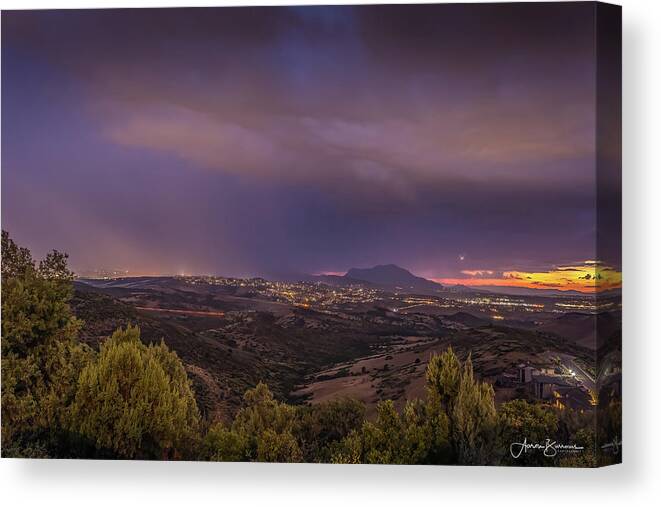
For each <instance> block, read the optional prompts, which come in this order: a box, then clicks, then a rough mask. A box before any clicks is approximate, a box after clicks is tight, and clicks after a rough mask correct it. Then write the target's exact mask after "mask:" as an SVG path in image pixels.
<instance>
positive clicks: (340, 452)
mask: <svg viewBox="0 0 661 507" xmlns="http://www.w3.org/2000/svg"><path fill="white" fill-rule="evenodd" d="M432 435H433V430H432V427H431V424H430V422H429V419H428V417H427V413H426V406H425V404H424V403H422V402H420V401H419V400H414V401H410V402H408V403H407V404H406V406H405V408H404V411H403V413H402V415H400V414H399V413H398V412H397V410H396V409H395V405H394V403H393V402H392V400H387V401H382V402H380V403H379V404H378V405H377V417H376V421H374V422H371V421H366V422H365V423H364V424H363V426H362V428H361V429H360V430H356V431H353V432H352V433H351V434H350V435H349V436H348V437H347V438H345V439H344V440H343V441H342V444H341V445H340V446H338V447H336V448H335V450H334V453H333V456H332V461H333V462H334V463H372V464H376V463H381V464H416V463H427V462H428V458H429V454H430V451H431V447H432V443H433V438H432Z"/></svg>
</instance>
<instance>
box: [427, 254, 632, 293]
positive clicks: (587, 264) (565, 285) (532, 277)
mask: <svg viewBox="0 0 661 507" xmlns="http://www.w3.org/2000/svg"><path fill="white" fill-rule="evenodd" d="M462 274H464V275H466V277H465V278H434V279H433V280H434V281H435V282H438V283H441V284H443V285H459V284H460V285H467V286H472V287H475V286H501V287H525V288H530V289H556V290H575V291H579V292H585V293H592V292H602V291H605V290H609V289H616V288H620V287H621V286H622V273H621V272H620V271H617V270H616V269H614V268H613V267H611V266H606V265H604V264H601V263H599V262H598V261H590V260H588V261H584V262H583V263H579V264H575V265H567V266H557V267H555V268H553V269H550V270H548V271H539V272H527V271H504V272H502V274H500V273H498V272H494V271H492V270H479V269H475V270H464V271H462ZM498 275H500V276H498Z"/></svg>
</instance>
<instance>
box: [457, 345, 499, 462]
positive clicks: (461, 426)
mask: <svg viewBox="0 0 661 507" xmlns="http://www.w3.org/2000/svg"><path fill="white" fill-rule="evenodd" d="M450 419H451V420H452V440H453V442H454V447H455V449H456V451H457V459H458V462H459V463H460V464H462V465H487V464H490V462H491V461H492V460H493V456H494V445H495V436H496V433H495V432H496V423H497V419H496V406H495V403H494V392H493V387H492V386H491V385H490V384H487V383H483V382H480V381H478V380H476V379H475V377H474V375H473V363H472V361H471V358H470V355H469V356H468V359H466V362H465V363H464V368H463V371H462V374H461V380H460V382H459V391H458V392H457V398H456V400H455V402H454V406H453V408H452V412H451V414H450Z"/></svg>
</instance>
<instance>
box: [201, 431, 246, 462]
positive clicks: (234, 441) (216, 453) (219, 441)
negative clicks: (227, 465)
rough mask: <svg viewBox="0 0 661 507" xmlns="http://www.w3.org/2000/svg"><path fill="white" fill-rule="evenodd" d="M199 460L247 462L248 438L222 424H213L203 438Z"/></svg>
mask: <svg viewBox="0 0 661 507" xmlns="http://www.w3.org/2000/svg"><path fill="white" fill-rule="evenodd" d="M200 458H201V459H205V460H209V461H248V459H249V456H248V438H247V435H245V434H239V433H238V432H236V431H233V430H232V429H231V428H227V427H225V425H223V424H222V423H216V424H213V425H212V426H211V427H210V428H209V431H207V434H206V435H205V437H204V440H203V444H202V455H201V456H200Z"/></svg>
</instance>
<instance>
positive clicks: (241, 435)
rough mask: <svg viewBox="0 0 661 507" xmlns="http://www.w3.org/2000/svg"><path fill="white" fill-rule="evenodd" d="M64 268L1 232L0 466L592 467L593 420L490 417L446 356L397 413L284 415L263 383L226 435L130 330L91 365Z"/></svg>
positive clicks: (344, 404)
mask: <svg viewBox="0 0 661 507" xmlns="http://www.w3.org/2000/svg"><path fill="white" fill-rule="evenodd" d="M72 281H73V273H72V272H71V271H70V270H69V268H68V266H67V255H66V254H63V253H60V252H57V251H52V252H50V253H49V254H48V255H47V256H46V257H45V258H44V259H43V260H41V261H40V262H39V263H37V262H35V261H34V260H33V258H32V255H31V253H30V251H29V250H28V249H26V248H23V247H19V246H17V245H16V244H15V243H14V241H13V240H12V239H11V238H10V237H9V235H8V234H7V232H5V231H3V232H2V341H1V344H2V455H3V456H4V457H34V458H47V457H53V458H113V459H183V460H210V461H265V462H321V463H389V464H462V465H489V464H512V465H539V466H543V465H558V464H560V465H566V466H595V465H596V452H595V449H594V440H595V438H594V430H593V429H592V427H591V425H590V422H589V421H590V420H591V418H587V417H585V416H582V415H581V414H579V413H574V412H571V411H562V412H560V411H557V410H555V409H553V408H552V407H549V406H547V405H543V404H538V403H529V402H527V401H525V400H514V401H510V402H507V403H504V404H502V405H500V406H499V407H498V408H497V407H496V404H495V398H494V391H493V388H492V386H491V385H490V384H488V383H485V382H482V381H480V380H479V379H478V378H477V377H476V376H475V374H474V371H473V366H472V362H471V358H470V355H469V356H468V357H467V358H466V359H465V360H464V361H461V360H460V358H459V357H458V356H457V355H456V354H455V352H454V351H453V350H452V349H451V348H448V349H447V350H446V351H445V352H443V353H442V354H440V355H434V356H432V357H431V358H430V361H429V364H428V367H427V370H426V395H425V397H424V398H423V399H413V400H408V401H407V402H406V404H405V406H404V407H403V409H402V410H397V408H396V407H395V404H394V403H393V401H392V400H386V401H382V402H380V403H379V404H378V406H377V409H376V416H375V417H374V418H366V416H365V405H364V404H363V403H361V402H359V401H356V400H353V399H336V400H332V401H328V402H324V403H319V404H313V405H291V404H288V403H285V402H283V401H280V400H277V399H275V398H274V396H273V394H272V393H271V392H270V390H269V388H268V386H267V385H266V384H264V383H259V384H258V385H256V386H255V387H254V388H252V389H249V390H248V391H247V392H246V393H245V395H244V398H243V400H244V403H243V405H242V407H241V408H240V409H239V411H238V413H237V414H236V415H235V416H234V418H233V419H232V420H231V421H229V422H227V421H225V422H221V421H209V420H206V419H205V418H203V417H202V416H201V415H200V412H199V410H198V407H197V404H196V400H195V394H194V392H193V388H192V384H191V381H190V379H189V378H188V376H187V374H186V370H185V368H184V365H183V363H182V362H181V360H180V359H179V357H178V356H177V354H176V353H175V352H174V351H172V350H169V348H168V347H167V346H166V345H165V344H164V343H163V342H161V343H160V344H157V345H156V344H149V345H146V344H144V343H143V342H142V341H141V339H140V330H139V329H138V328H137V327H134V326H131V325H129V326H127V327H126V328H120V329H117V330H116V331H115V332H114V333H113V334H112V336H110V337H109V338H108V339H107V340H105V342H103V343H102V344H101V345H100V347H99V350H98V351H96V350H94V349H92V348H91V347H89V346H87V345H86V344H84V343H82V342H81V341H80V340H79V339H78V336H79V332H80V329H81V325H82V323H81V321H80V320H78V319H77V318H76V317H75V316H74V315H73V313H72V312H71V309H70V307H69V304H68V302H69V300H70V298H71V297H72V294H73V284H72ZM570 437H571V439H572V441H575V442H578V443H579V444H581V445H582V446H584V447H585V451H584V452H582V453H580V454H577V455H572V456H569V457H565V458H562V459H560V460H551V459H548V458H545V457H544V456H543V454H542V453H539V452H537V453H524V454H523V455H522V456H520V457H518V458H514V457H513V456H512V454H511V453H510V445H511V443H512V442H519V441H521V440H522V439H523V438H526V439H527V440H528V441H530V442H533V441H544V440H545V439H547V438H552V439H558V440H562V439H563V438H564V439H565V440H566V439H568V438H570Z"/></svg>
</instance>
